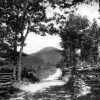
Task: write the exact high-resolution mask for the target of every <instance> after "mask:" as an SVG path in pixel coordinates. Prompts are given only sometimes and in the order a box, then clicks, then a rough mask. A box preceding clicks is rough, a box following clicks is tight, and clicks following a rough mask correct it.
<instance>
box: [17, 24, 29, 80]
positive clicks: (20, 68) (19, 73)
mask: <svg viewBox="0 0 100 100" xmlns="http://www.w3.org/2000/svg"><path fill="white" fill-rule="evenodd" d="M29 28H30V23H29V22H28V27H27V31H26V34H25V36H24V39H23V41H22V43H21V48H20V52H19V53H20V54H19V61H18V82H21V70H22V53H23V47H24V43H25V40H26V38H27V35H28V33H29ZM23 33H24V31H23Z"/></svg>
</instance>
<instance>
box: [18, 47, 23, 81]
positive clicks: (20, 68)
mask: <svg viewBox="0 0 100 100" xmlns="http://www.w3.org/2000/svg"><path fill="white" fill-rule="evenodd" d="M22 52H23V46H21V48H20V54H19V62H18V82H21V70H22Z"/></svg>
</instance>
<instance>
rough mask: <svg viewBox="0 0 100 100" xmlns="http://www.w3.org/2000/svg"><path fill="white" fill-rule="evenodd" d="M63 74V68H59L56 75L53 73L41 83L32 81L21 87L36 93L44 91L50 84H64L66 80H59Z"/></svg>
mask: <svg viewBox="0 0 100 100" xmlns="http://www.w3.org/2000/svg"><path fill="white" fill-rule="evenodd" d="M61 74H62V73H61V70H60V69H57V71H56V73H55V74H54V75H51V76H50V77H48V78H46V79H44V80H42V81H41V82H39V83H35V84H31V83H30V84H28V85H23V86H22V87H20V89H21V90H24V91H26V92H33V93H35V92H37V91H43V90H45V89H46V88H48V87H50V86H56V85H63V84H64V83H65V82H63V81H60V80H58V78H59V77H60V76H61Z"/></svg>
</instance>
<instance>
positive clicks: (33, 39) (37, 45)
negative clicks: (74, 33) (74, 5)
mask: <svg viewBox="0 0 100 100" xmlns="http://www.w3.org/2000/svg"><path fill="white" fill-rule="evenodd" d="M98 9H99V5H98V4H94V5H93V6H89V5H86V4H82V5H80V6H79V10H78V11H77V12H78V13H80V14H81V15H83V16H84V15H87V16H88V18H89V20H92V19H94V18H96V19H97V20H98V17H99V12H98ZM47 12H48V13H47V15H48V16H49V17H50V16H51V15H52V13H53V11H52V10H50V9H48V10H47ZM56 12H57V11H56ZM58 12H59V11H58ZM98 22H99V23H100V20H98ZM60 41H61V40H60V37H58V36H55V35H54V36H50V35H47V36H39V35H35V34H34V33H31V34H29V35H28V37H27V39H26V43H27V45H26V46H25V47H24V50H23V51H24V52H25V53H27V54H30V53H34V52H37V51H39V50H41V49H43V48H45V47H56V48H59V49H61V47H60V44H59V43H60Z"/></svg>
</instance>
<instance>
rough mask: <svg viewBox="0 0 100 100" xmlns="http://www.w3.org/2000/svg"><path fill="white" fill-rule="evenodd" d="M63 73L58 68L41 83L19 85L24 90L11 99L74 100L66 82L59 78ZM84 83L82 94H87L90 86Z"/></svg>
mask: <svg viewBox="0 0 100 100" xmlns="http://www.w3.org/2000/svg"><path fill="white" fill-rule="evenodd" d="M61 74H62V72H61V70H60V69H57V71H56V73H55V74H53V75H51V76H50V77H48V78H46V79H44V80H42V81H41V82H39V83H35V84H32V83H29V84H28V85H23V86H21V87H19V88H20V89H21V90H22V91H23V92H21V93H18V94H16V95H14V96H13V97H12V98H11V99H10V100H74V99H72V97H73V95H71V94H69V93H68V90H66V89H65V86H64V84H65V82H64V81H62V80H59V77H60V76H61ZM66 78H67V77H66ZM67 80H68V79H67ZM82 84H83V85H82V86H83V90H82V93H80V94H82V95H86V94H88V93H89V88H88V87H86V86H85V85H84V82H82ZM69 88H70V87H69Z"/></svg>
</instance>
